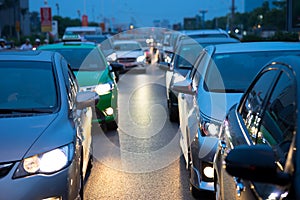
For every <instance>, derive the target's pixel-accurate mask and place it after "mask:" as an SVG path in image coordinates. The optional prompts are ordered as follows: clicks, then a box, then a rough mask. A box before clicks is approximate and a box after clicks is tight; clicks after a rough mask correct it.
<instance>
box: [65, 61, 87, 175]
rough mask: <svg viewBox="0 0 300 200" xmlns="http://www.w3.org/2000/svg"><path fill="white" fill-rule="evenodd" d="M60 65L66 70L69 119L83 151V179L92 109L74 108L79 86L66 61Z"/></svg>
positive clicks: (85, 168)
mask: <svg viewBox="0 0 300 200" xmlns="http://www.w3.org/2000/svg"><path fill="white" fill-rule="evenodd" d="M61 65H62V66H65V67H63V68H64V69H68V70H67V71H65V72H64V74H65V76H66V77H67V80H66V87H67V93H68V101H69V108H70V111H71V116H70V117H71V118H72V120H73V121H74V124H75V127H76V130H77V137H78V139H79V140H80V143H81V144H80V145H82V149H83V152H82V153H83V158H82V160H83V163H82V164H83V165H82V172H83V177H84V176H85V174H86V170H87V167H88V164H89V159H90V155H91V154H92V149H91V144H92V133H91V126H92V125H91V120H92V109H91V107H87V108H84V109H82V110H80V109H77V108H76V95H77V92H78V91H79V85H78V83H77V81H76V77H75V75H74V73H73V72H72V69H71V68H70V66H69V65H68V64H67V61H66V60H64V59H62V60H61Z"/></svg>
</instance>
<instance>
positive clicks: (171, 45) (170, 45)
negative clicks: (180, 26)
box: [158, 31, 181, 63]
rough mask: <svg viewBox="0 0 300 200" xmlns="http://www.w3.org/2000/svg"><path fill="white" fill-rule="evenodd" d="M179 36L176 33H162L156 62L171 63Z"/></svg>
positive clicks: (178, 33)
mask: <svg viewBox="0 0 300 200" xmlns="http://www.w3.org/2000/svg"><path fill="white" fill-rule="evenodd" d="M180 35H181V34H180V32H178V31H165V32H164V33H163V39H162V46H161V47H160V48H159V49H158V50H159V54H158V62H167V63H170V62H171V60H172V57H173V55H174V52H175V47H176V42H177V38H178V37H179V36H180Z"/></svg>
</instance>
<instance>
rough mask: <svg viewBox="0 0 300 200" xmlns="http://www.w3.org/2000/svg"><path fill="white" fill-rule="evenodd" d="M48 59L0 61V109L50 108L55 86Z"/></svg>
mask: <svg viewBox="0 0 300 200" xmlns="http://www.w3.org/2000/svg"><path fill="white" fill-rule="evenodd" d="M55 80H56V79H55V73H54V72H53V68H52V64H51V63H50V62H34V61H28V62H24V61H22V62H17V61H2V62H1V65H0V91H1V95H0V110H2V111H3V110H9V109H25V110H26V109H27V110H28V109H35V110H37V109H38V111H40V112H43V111H45V112H50V111H54V110H55V109H56V108H57V106H58V98H57V88H56V85H57V84H56V81H55Z"/></svg>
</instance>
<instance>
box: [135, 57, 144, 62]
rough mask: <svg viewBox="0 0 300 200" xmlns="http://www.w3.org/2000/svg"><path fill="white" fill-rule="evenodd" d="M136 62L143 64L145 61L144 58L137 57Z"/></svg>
mask: <svg viewBox="0 0 300 200" xmlns="http://www.w3.org/2000/svg"><path fill="white" fill-rule="evenodd" d="M136 61H137V62H144V61H145V56H139V57H137V59H136Z"/></svg>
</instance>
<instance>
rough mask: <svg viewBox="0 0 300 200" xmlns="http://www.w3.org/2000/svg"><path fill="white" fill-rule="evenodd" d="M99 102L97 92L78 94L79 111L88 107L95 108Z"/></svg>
mask: <svg viewBox="0 0 300 200" xmlns="http://www.w3.org/2000/svg"><path fill="white" fill-rule="evenodd" d="M98 101H99V95H98V94H97V93H96V92H91V91H82V92H78V93H77V96H76V105H77V107H76V108H77V109H78V110H82V109H84V108H86V107H93V106H95V105H96V104H97V103H98Z"/></svg>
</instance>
